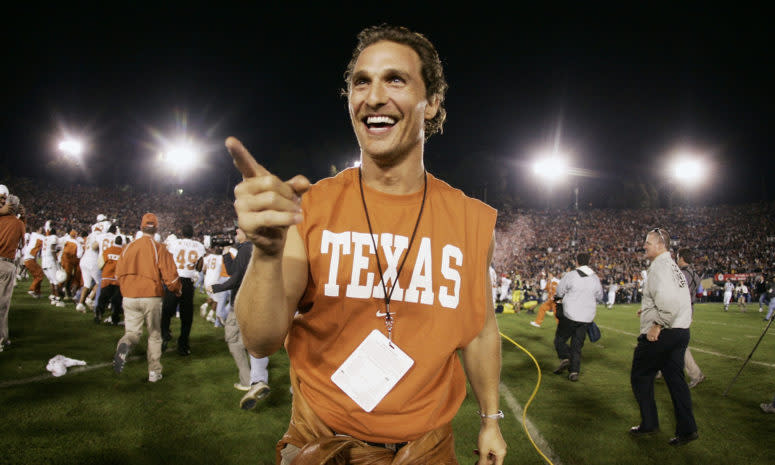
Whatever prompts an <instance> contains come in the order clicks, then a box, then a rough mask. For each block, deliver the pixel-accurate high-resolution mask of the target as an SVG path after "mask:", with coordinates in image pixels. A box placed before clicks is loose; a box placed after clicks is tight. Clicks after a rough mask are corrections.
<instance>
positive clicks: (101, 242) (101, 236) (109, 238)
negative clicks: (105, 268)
mask: <svg viewBox="0 0 775 465" xmlns="http://www.w3.org/2000/svg"><path fill="white" fill-rule="evenodd" d="M96 240H97V245H98V246H99V250H98V251H97V256H98V257H99V256H100V255H102V252H104V251H105V249H107V248H108V247H111V246H113V245H115V242H116V235H115V234H113V233H109V232H104V233H97V234H96Z"/></svg>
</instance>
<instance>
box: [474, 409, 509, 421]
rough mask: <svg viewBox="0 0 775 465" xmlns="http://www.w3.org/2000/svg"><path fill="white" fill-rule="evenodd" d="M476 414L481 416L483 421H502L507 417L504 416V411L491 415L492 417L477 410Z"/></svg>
mask: <svg viewBox="0 0 775 465" xmlns="http://www.w3.org/2000/svg"><path fill="white" fill-rule="evenodd" d="M476 413H477V414H479V416H480V417H481V418H482V419H484V418H493V419H495V420H500V419H501V418H503V417H504V416H505V415H503V410H498V413H493V414H490V415H485V414H484V413H482V412H481V411H479V410H477V411H476Z"/></svg>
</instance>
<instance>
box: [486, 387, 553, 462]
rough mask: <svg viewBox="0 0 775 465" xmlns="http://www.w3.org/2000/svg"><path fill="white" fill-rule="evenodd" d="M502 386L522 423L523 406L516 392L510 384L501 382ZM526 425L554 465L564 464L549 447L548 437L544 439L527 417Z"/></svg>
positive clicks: (507, 400) (512, 408)
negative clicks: (513, 392)
mask: <svg viewBox="0 0 775 465" xmlns="http://www.w3.org/2000/svg"><path fill="white" fill-rule="evenodd" d="M500 388H501V393H502V394H503V397H504V398H505V399H506V404H508V406H509V409H510V410H511V413H512V414H514V418H516V419H517V421H519V422H520V423H521V422H522V406H521V405H519V402H517V399H516V397H514V394H512V393H511V390H509V388H508V386H506V385H505V384H503V383H501V385H500ZM525 426H527V430H528V431H529V432H530V437H532V438H533V441H534V442H535V443H536V446H538V448H539V449H541V452H543V454H544V455H546V456H547V457H549V460H551V461H552V463H554V465H562V461H560V458H559V457H557V455H556V454H555V453H554V451H553V450H552V448H551V447H549V443H548V442H546V439H544V437H543V436H541V433H540V432H539V431H538V428H536V427H535V425H534V424H533V423H532V422H531V421H530V420H528V419H527V418H526V419H525Z"/></svg>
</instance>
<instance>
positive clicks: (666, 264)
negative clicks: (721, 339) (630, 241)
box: [630, 228, 698, 446]
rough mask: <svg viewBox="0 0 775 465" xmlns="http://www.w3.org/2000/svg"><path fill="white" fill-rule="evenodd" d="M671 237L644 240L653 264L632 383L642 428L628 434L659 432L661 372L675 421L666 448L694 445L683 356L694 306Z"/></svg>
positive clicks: (658, 233) (661, 234)
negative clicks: (656, 388) (657, 394)
mask: <svg viewBox="0 0 775 465" xmlns="http://www.w3.org/2000/svg"><path fill="white" fill-rule="evenodd" d="M669 242H670V234H669V233H668V232H667V231H666V230H665V229H662V228H655V229H652V230H651V231H649V232H648V234H646V242H645V243H644V244H643V246H644V248H645V249H646V258H648V259H649V260H650V261H651V265H650V266H649V269H648V275H647V278H646V283H645V285H644V286H643V300H642V302H641V309H640V310H639V311H638V314H639V315H640V336H638V345H637V346H636V347H635V353H634V354H633V359H632V370H631V371H630V383H631V384H632V392H633V393H634V394H635V400H637V401H638V406H639V407H640V415H641V422H640V424H639V425H637V426H633V427H632V428H630V434H632V435H633V436H642V435H644V434H649V433H653V432H655V431H658V430H659V418H658V416H657V404H656V401H655V400H654V377H655V376H656V374H657V372H658V371H660V370H661V371H662V376H663V377H664V379H665V383H666V384H667V388H668V390H669V391H670V397H671V398H672V400H673V409H674V411H675V417H676V429H675V437H673V438H672V439H670V442H669V444H670V445H674V446H676V445H681V444H686V443H688V442H690V441H693V440H695V439H697V437H698V436H697V424H696V423H695V421H694V414H693V413H692V398H691V395H690V394H689V387H688V386H687V384H686V380H685V379H684V353H685V352H686V347H687V346H688V345H689V326H690V325H691V322H692V306H691V300H690V297H689V291H688V290H687V288H688V284H687V282H686V277H685V276H684V274H683V273H682V272H681V270H680V268H678V265H677V264H676V263H675V262H674V261H673V259H672V258H671V257H670V252H668V250H667V247H668V244H669Z"/></svg>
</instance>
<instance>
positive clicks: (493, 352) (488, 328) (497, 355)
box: [462, 316, 501, 415]
mask: <svg viewBox="0 0 775 465" xmlns="http://www.w3.org/2000/svg"><path fill="white" fill-rule="evenodd" d="M462 359H463V364H464V365H465V369H466V375H467V377H468V381H469V382H470V383H471V389H473V391H474V395H475V396H476V399H477V401H478V402H479V409H480V411H481V412H482V413H483V414H485V415H490V414H493V413H496V412H497V411H498V406H499V404H500V402H499V395H498V388H499V384H500V369H501V343H500V335H499V334H498V326H497V324H496V323H495V317H494V316H488V318H487V321H486V322H485V326H484V328H483V329H482V332H481V333H479V335H477V336H476V337H475V338H474V340H472V341H471V343H469V344H468V346H466V348H464V349H463V350H462Z"/></svg>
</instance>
